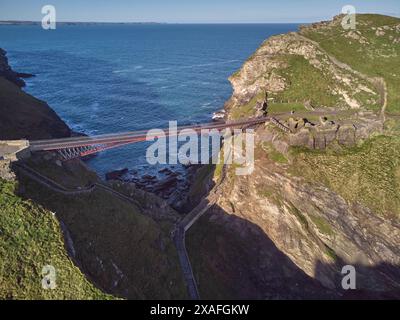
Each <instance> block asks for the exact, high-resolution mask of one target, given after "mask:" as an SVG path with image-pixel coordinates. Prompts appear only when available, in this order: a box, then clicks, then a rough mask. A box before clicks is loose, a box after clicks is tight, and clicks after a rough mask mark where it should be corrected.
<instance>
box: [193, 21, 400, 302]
mask: <svg viewBox="0 0 400 320" xmlns="http://www.w3.org/2000/svg"><path fill="white" fill-rule="evenodd" d="M340 21H341V17H336V18H335V19H334V20H333V21H331V22H325V23H321V24H314V25H312V26H308V27H303V28H301V31H300V32H298V33H290V34H286V35H279V36H275V37H272V38H270V39H268V40H267V41H265V42H264V43H263V44H262V45H261V47H260V48H259V49H258V50H257V51H256V52H255V53H254V54H253V55H252V56H251V57H250V58H249V59H248V60H247V61H246V62H245V64H244V65H243V67H242V68H241V69H240V70H239V71H238V72H236V73H235V74H234V75H233V76H232V77H231V79H230V80H231V82H232V86H233V90H234V92H233V95H232V97H231V99H230V100H229V101H228V102H227V104H226V110H227V113H228V118H231V119H237V118H244V117H251V116H257V115H261V114H265V113H267V114H268V115H270V116H272V117H274V118H275V119H276V120H275V122H272V123H269V124H267V125H266V126H265V127H259V128H257V132H256V161H255V170H254V172H253V173H252V174H251V175H248V176H237V175H235V171H234V170H233V169H232V167H229V166H227V167H225V168H224V170H225V171H226V174H225V175H224V176H223V179H222V182H221V183H220V184H219V188H220V192H221V196H220V198H219V201H218V202H217V204H216V205H215V206H214V207H213V209H212V210H210V211H209V212H208V213H207V214H206V215H205V216H204V217H203V218H202V219H201V220H200V222H199V223H198V224H197V225H195V226H194V227H193V229H192V230H191V231H190V232H189V235H188V243H189V245H188V246H189V248H190V250H189V251H190V255H191V258H192V260H193V261H195V262H194V270H195V274H196V277H197V279H198V282H199V289H200V293H201V295H202V297H204V298H218V297H219V298H220V297H231V298H249V297H251V298H282V297H289V298H305V297H316V296H319V297H331V298H337V297H342V298H346V297H351V296H356V297H361V298H362V297H364V298H366V297H378V298H385V297H396V298H399V297H400V296H399V292H400V250H399V247H398V243H399V241H400V220H399V219H400V201H399V200H400V198H399V194H400V188H399V186H400V176H399V172H400V161H399V155H400V144H399V142H400V132H399V131H398V128H399V126H398V120H397V118H396V117H391V116H389V115H388V114H387V112H386V108H387V106H388V104H389V105H390V107H391V108H392V110H396V109H395V106H394V105H392V104H390V103H391V102H392V101H393V100H394V99H395V98H396V97H397V93H395V92H392V91H391V90H390V86H391V85H392V82H393V81H394V80H393V79H394V78H396V77H397V87H398V86H399V85H400V82H399V81H398V77H399V76H400V72H398V71H399V70H398V68H397V67H398V66H399V65H400V47H399V45H398V44H397V42H393V39H397V38H396V37H399V36H400V34H399V32H400V30H399V29H400V28H399V26H400V19H395V18H391V17H384V16H371V15H365V16H364V15H358V24H357V27H358V28H357V31H356V32H354V31H345V30H342V29H341V28H340ZM374 30H375V31H376V30H382V31H384V30H386V36H387V37H388V38H387V39H386V40H387V41H382V32H380V33H378V32H375V31H374ZM388 33H390V34H388ZM327 34H330V38H327V37H326V35H327ZM324 35H325V36H324ZM355 35H356V37H355ZM389 36H390V37H391V38H389ZM335 37H336V38H335ZM330 41H332V42H333V43H329V42H330ZM367 44H368V45H367ZM341 50H345V51H346V52H347V53H348V54H349V55H350V56H351V57H350V56H349V57H348V58H347V60H345V61H342V60H341V59H342V56H341V55H340V54H338V52H341ZM387 52H390V56H389V57H388V56H387ZM370 55H371V56H370ZM366 56H367V57H368V58H366ZM373 57H374V59H381V64H383V66H382V67H381V68H380V69H379V70H376V69H373V68H371V69H369V68H368V67H367V66H365V65H364V64H365V62H363V61H365V60H368V59H373ZM386 64H388V65H386ZM378 74H380V76H378ZM214 179H216V180H218V179H221V175H216V176H215V178H214ZM204 230H207V232H204ZM347 264H351V265H353V266H355V268H356V271H357V290H355V291H344V290H342V287H341V279H342V275H341V270H342V267H343V266H344V265H347ZM300 288H301V289H300Z"/></svg>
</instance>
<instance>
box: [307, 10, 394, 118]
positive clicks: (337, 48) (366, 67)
mask: <svg viewBox="0 0 400 320" xmlns="http://www.w3.org/2000/svg"><path fill="white" fill-rule="evenodd" d="M357 21H358V25H357V31H360V32H361V34H362V35H363V36H364V37H365V38H366V39H367V40H368V42H369V44H367V45H364V44H361V43H360V42H359V41H356V40H353V39H349V38H346V37H345V34H346V33H347V31H345V30H343V28H342V27H341V26H340V24H339V25H337V26H333V27H331V28H324V29H322V30H319V31H317V30H314V29H305V30H304V31H303V34H304V35H305V36H306V37H308V38H310V39H312V40H315V41H317V42H318V43H319V44H320V45H321V47H322V48H323V49H325V50H326V51H327V52H328V53H329V54H331V55H333V56H335V57H336V58H337V59H338V60H339V61H342V62H344V63H347V64H348V65H350V66H351V67H352V68H353V69H355V70H357V71H360V72H362V73H364V74H366V75H368V76H370V77H383V78H384V79H385V80H386V82H387V86H388V92H389V97H388V108H387V111H388V112H393V113H399V112H400V90H399V87H400V44H393V40H390V39H389V37H390V36H392V37H395V38H400V33H396V32H395V31H385V33H386V34H385V35H384V36H380V37H379V36H377V35H376V30H373V28H376V27H379V26H384V25H388V26H395V25H398V24H400V19H399V18H394V17H387V16H381V15H360V14H359V15H357Z"/></svg>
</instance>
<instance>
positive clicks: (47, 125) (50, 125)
mask: <svg viewBox="0 0 400 320" xmlns="http://www.w3.org/2000/svg"><path fill="white" fill-rule="evenodd" d="M27 76H29V75H28V74H23V73H18V72H15V71H13V70H12V69H11V67H10V66H9V64H8V60H7V57H6V55H5V51H4V50H2V49H0V140H13V139H21V138H25V139H32V140H35V139H46V138H62V137H68V136H70V135H71V130H70V129H69V128H68V126H67V125H66V124H65V123H64V121H62V120H61V119H60V117H59V116H58V115H57V114H56V113H55V112H54V111H53V110H52V109H51V108H50V107H49V106H48V105H47V103H45V102H43V101H40V100H38V99H36V98H34V97H32V96H31V95H29V94H27V93H25V92H24V91H22V90H21V87H23V86H24V85H25V83H24V81H23V80H22V79H21V77H27Z"/></svg>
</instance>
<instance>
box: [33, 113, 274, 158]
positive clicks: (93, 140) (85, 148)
mask: <svg viewBox="0 0 400 320" xmlns="http://www.w3.org/2000/svg"><path fill="white" fill-rule="evenodd" d="M267 121H270V118H269V117H260V118H255V119H247V120H241V121H228V122H214V123H207V124H200V125H191V126H181V127H177V128H176V130H174V131H173V132H171V131H170V130H168V128H167V129H165V130H164V131H163V132H164V134H165V137H170V136H174V135H175V136H176V135H178V134H179V132H181V131H182V130H185V129H191V130H193V131H194V132H196V133H197V134H200V133H201V132H202V130H207V129H208V130H213V129H216V130H223V129H227V128H246V127H250V126H253V125H257V124H261V123H265V122H267ZM156 137H159V134H156V133H154V134H152V133H151V132H150V131H148V130H142V131H131V132H123V133H113V134H104V135H97V136H79V137H71V138H62V139H50V140H37V141H29V149H30V151H31V152H40V151H56V152H58V153H59V154H60V155H61V156H62V157H63V158H64V159H65V160H71V159H74V158H82V157H85V156H89V155H92V154H96V153H98V152H101V151H105V150H109V149H113V148H118V147H121V146H125V145H130V144H134V143H138V142H143V141H149V140H151V139H152V138H153V139H154V138H156Z"/></svg>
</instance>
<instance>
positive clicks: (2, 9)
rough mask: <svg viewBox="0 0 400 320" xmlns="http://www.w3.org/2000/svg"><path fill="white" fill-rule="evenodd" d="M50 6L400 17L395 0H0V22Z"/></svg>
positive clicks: (93, 12) (254, 16) (273, 18)
mask: <svg viewBox="0 0 400 320" xmlns="http://www.w3.org/2000/svg"><path fill="white" fill-rule="evenodd" d="M46 4H52V5H54V6H55V7H56V10H57V20H58V21H105V22H150V21H152V22H170V23H175V22H176V23H191V22H192V23H210V22H211V23H260V22H265V23H276V22H312V21H320V20H324V19H329V18H332V17H333V16H334V15H336V14H338V13H340V12H341V8H342V7H343V6H344V5H347V4H351V5H354V6H355V7H356V9H357V12H359V13H365V12H371V13H381V14H387V15H393V16H400V1H399V0H381V1H378V0H363V1H350V0H347V1H342V0H325V1H324V0H275V1H270V0H140V1H139V0H44V1H43V0H0V20H34V21H39V20H41V18H42V15H41V8H42V6H43V5H46Z"/></svg>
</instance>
